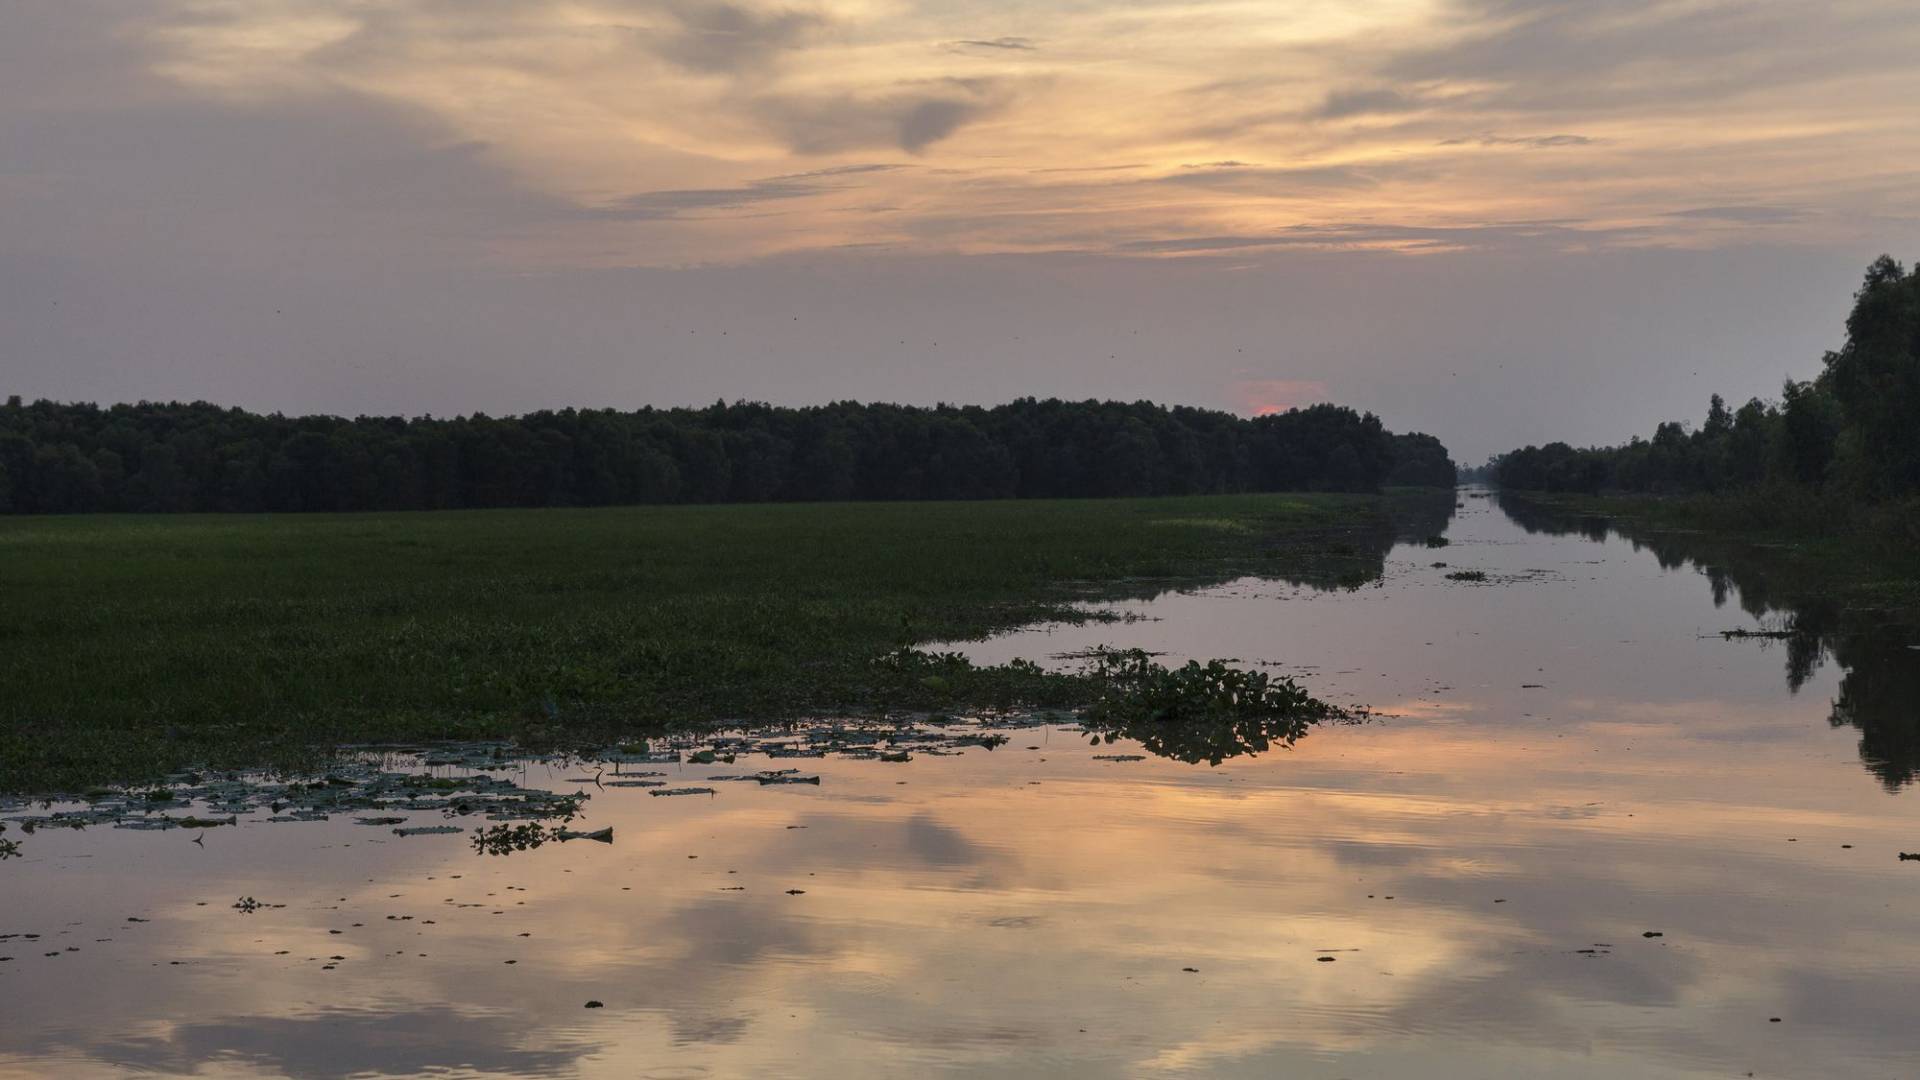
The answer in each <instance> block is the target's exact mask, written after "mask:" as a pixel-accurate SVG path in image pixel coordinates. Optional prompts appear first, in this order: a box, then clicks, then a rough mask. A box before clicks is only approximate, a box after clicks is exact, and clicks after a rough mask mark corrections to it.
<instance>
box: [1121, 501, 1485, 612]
mask: <svg viewBox="0 0 1920 1080" xmlns="http://www.w3.org/2000/svg"><path fill="white" fill-rule="evenodd" d="M1278 497H1281V498H1284V496H1278ZM1383 509H1384V510H1385V511H1386V514H1385V516H1384V517H1380V518H1375V519H1372V520H1368V521H1364V522H1362V523H1360V524H1354V525H1342V526H1335V527H1330V528H1328V529H1325V530H1323V531H1320V532H1317V533H1313V534H1310V535H1308V536H1305V537H1301V536H1299V535H1296V534H1290V535H1288V536H1287V538H1286V539H1284V540H1281V541H1279V542H1278V543H1277V545H1276V546H1275V547H1274V548H1273V549H1272V550H1271V551H1270V552H1269V554H1273V555H1278V556H1281V558H1280V559H1279V561H1278V563H1277V564H1276V565H1275V566H1274V567H1262V568H1259V569H1248V568H1245V567H1238V568H1234V569H1231V570H1228V571H1227V572H1225V573H1223V574H1220V575H1216V576H1213V577H1207V578H1193V579H1186V580H1182V581H1179V582H1177V583H1172V582H1169V581H1168V580H1167V579H1164V578H1161V579H1152V580H1143V581H1139V582H1136V583H1134V584H1133V585H1131V586H1129V585H1125V584H1123V585H1120V586H1117V587H1107V586H1102V587H1101V589H1100V594H1099V599H1102V600H1152V599H1154V598H1156V597H1159V596H1162V595H1165V594H1166V593H1169V592H1173V591H1175V590H1185V589H1194V588H1204V587H1206V586H1208V585H1218V584H1221V583H1223V582H1226V581H1229V580H1232V579H1233V578H1237V577H1246V576H1256V577H1260V578H1262V579H1265V580H1268V581H1281V582H1285V583H1286V584H1288V585H1293V586H1297V587H1301V588H1309V589H1318V590H1321V591H1323V592H1339V591H1343V590H1347V589H1357V588H1360V587H1362V586H1364V585H1371V584H1374V583H1377V582H1379V581H1381V580H1383V579H1384V578H1385V577H1386V572H1387V555H1388V553H1389V552H1391V551H1392V550H1393V548H1394V545H1396V544H1408V543H1414V542H1416V541H1419V540H1424V539H1425V538H1427V537H1429V536H1432V535H1434V534H1435V533H1439V532H1444V531H1446V528H1447V523H1448V522H1450V521H1452V520H1453V514H1454V494H1453V492H1452V491H1451V490H1450V489H1442V488H1422V489H1417V490H1402V491H1398V492H1396V493H1394V494H1392V495H1390V496H1388V497H1387V498H1386V500H1385V503H1384V506H1383Z"/></svg>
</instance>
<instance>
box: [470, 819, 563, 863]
mask: <svg viewBox="0 0 1920 1080" xmlns="http://www.w3.org/2000/svg"><path fill="white" fill-rule="evenodd" d="M561 831H562V830H560V829H557V828H549V827H547V826H545V825H542V824H541V823H540V822H537V821H529V822H525V823H523V824H520V825H495V826H493V827H491V828H481V829H475V830H473V850H474V851H476V852H478V853H479V854H482V855H511V854H513V853H514V852H516V851H531V850H533V849H534V848H537V847H539V846H540V845H542V844H544V843H546V842H547V841H549V840H558V839H560V833H561Z"/></svg>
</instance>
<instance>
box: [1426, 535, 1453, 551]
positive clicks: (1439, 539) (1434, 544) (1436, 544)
mask: <svg viewBox="0 0 1920 1080" xmlns="http://www.w3.org/2000/svg"><path fill="white" fill-rule="evenodd" d="M1421 543H1423V544H1425V545H1427V546H1428V547H1430V548H1443V547H1446V546H1447V545H1448V544H1451V543H1453V541H1451V540H1449V539H1447V538H1446V537H1444V536H1441V535H1440V534H1439V533H1435V534H1433V535H1432V536H1429V537H1427V538H1426V539H1425V540H1423V541H1421Z"/></svg>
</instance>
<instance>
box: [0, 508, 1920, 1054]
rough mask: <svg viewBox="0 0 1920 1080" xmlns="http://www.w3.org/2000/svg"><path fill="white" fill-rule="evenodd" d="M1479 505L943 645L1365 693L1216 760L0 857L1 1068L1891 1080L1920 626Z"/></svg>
mask: <svg viewBox="0 0 1920 1080" xmlns="http://www.w3.org/2000/svg"><path fill="white" fill-rule="evenodd" d="M1481 495H1482V493H1478V492H1470V493H1467V497H1465V498H1464V499H1463V508H1462V509H1461V510H1460V511H1459V512H1458V514H1457V515H1456V517H1455V518H1454V519H1453V522H1452V523H1451V525H1450V527H1449V529H1448V536H1449V538H1450V539H1451V543H1450V544H1449V545H1448V546H1446V547H1443V548H1428V547H1426V546H1424V545H1420V544H1402V545H1399V546H1396V547H1395V548H1394V549H1393V551H1392V552H1391V553H1390V554H1389V556H1388V558H1387V562H1386V568H1385V572H1384V574H1383V575H1382V577H1381V578H1380V579H1378V580H1377V581H1373V582H1368V583H1366V584H1363V585H1361V586H1360V587H1358V588H1354V589H1350V590H1348V589H1343V590H1332V591H1327V590H1320V589H1315V588H1312V587H1309V586H1305V585H1297V586H1296V585H1287V584H1283V583H1275V582H1265V581H1257V580H1243V581H1236V582H1231V583H1228V584H1225V585H1221V586H1217V587H1212V588H1207V589H1202V590H1198V591H1194V592H1186V593H1179V592H1176V593H1169V594H1165V595H1162V596H1159V597H1156V598H1153V599H1148V600H1138V601H1127V602H1124V603H1121V604H1116V605H1111V610H1114V611H1116V612H1118V613H1122V614H1126V615H1131V616H1136V618H1133V619H1131V620H1129V621H1124V622H1104V623H1089V624H1084V625H1066V626H1053V627H1042V628H1036V629H1034V630H1030V631H1025V632H1020V633H1015V634H1010V635H1007V636H1005V637H1002V638H1000V639H996V640H993V641H989V642H982V643H973V644H971V645H967V646H964V648H966V649H967V650H968V651H969V652H970V653H971V654H972V655H974V656H975V657H977V658H979V659H980V660H982V661H983V662H984V661H999V660H1004V659H1010V658H1012V657H1015V656H1022V657H1028V658H1032V659H1036V660H1041V661H1043V662H1051V663H1060V664H1071V663H1075V662H1076V661H1074V660H1071V659H1049V658H1054V657H1058V656H1059V655H1060V654H1072V653H1075V652H1077V651H1080V650H1084V649H1086V648H1088V647H1091V646H1094V645H1102V644H1109V645H1117V646H1128V647H1141V648H1147V649H1152V650H1155V651H1159V652H1163V653H1165V654H1167V655H1166V656H1164V657H1163V658H1162V659H1163V660H1165V661H1166V662H1178V661H1180V660H1183V659H1185V658H1188V657H1192V658H1198V659H1211V658H1216V657H1219V658H1234V659H1236V660H1238V661H1239V662H1240V663H1242V664H1244V665H1266V666H1267V667H1268V668H1269V669H1270V670H1273V671H1276V672H1280V673H1285V674H1291V675H1294V676H1297V677H1298V678H1300V679H1301V680H1302V681H1303V682H1305V683H1306V684H1307V685H1308V686H1309V687H1311V688H1312V689H1313V690H1314V691H1315V692H1316V693H1317V694H1319V695H1321V696H1323V697H1326V698H1329V699H1331V700H1334V701H1336V702H1339V703H1342V704H1347V705H1353V706H1366V707H1367V708H1368V709H1370V710H1371V716H1372V718H1371V719H1370V720H1368V721H1367V722H1364V723H1358V724H1330V725H1322V726H1320V727H1319V728H1316V729H1315V730H1313V731H1312V732H1311V733H1309V734H1308V735H1307V736H1306V737H1305V738H1304V739H1302V740H1301V741H1299V742H1298V743H1297V744H1296V745H1295V746H1294V747H1292V748H1291V749H1285V750H1275V751H1272V752H1269V753H1265V754H1258V755H1239V756H1231V757H1227V758H1226V759H1225V760H1223V761H1222V762H1221V764H1220V765H1218V766H1217V767H1214V766H1208V765H1206V764H1198V765H1192V764H1184V763H1181V762H1179V761H1173V760H1166V759H1162V758H1158V757H1154V756H1151V755H1146V756H1144V757H1143V758H1142V759H1141V760H1115V759H1116V758H1120V759H1124V758H1127V757H1130V756H1133V755H1136V754H1141V753H1142V751H1141V750H1140V749H1139V748H1138V747H1137V746H1135V745H1134V744H1131V743H1129V742H1127V741H1125V740H1122V741H1119V742H1116V743H1113V744H1111V745H1109V744H1105V743H1101V744H1100V745H1089V744H1088V740H1087V737H1086V736H1085V735H1084V734H1082V733H1079V732H1078V731H1076V730H1074V729H1073V728H1072V727H1071V725H1066V724H1056V725H1049V726H1042V727H1033V728H1027V729H1019V730H1015V731H1013V732H1011V733H1010V734H1011V741H1010V742H1008V743H1006V744H1005V745H1002V746H1000V747H998V748H997V749H993V750H987V749H984V748H979V747H973V748H968V749H965V750H964V751H963V752H960V753H958V754H953V755H946V756H937V755H929V754H924V753H921V754H916V755H915V756H914V758H913V760H911V761H909V762H905V763H884V762H879V761H874V760H850V759H844V758H841V757H838V756H829V757H826V758H819V759H805V760H803V761H801V762H799V764H803V765H804V766H805V769H806V771H807V773H809V774H817V775H818V776H819V777H820V783H819V784H818V785H817V786H814V785H769V786H760V785H757V784H752V783H720V782H715V783H711V784H710V785H709V786H712V787H713V788H714V789H715V793H714V794H713V795H711V796H707V795H696V796H678V797H670V798H662V797H656V796H653V795H651V794H650V793H649V789H645V788H595V787H592V786H591V785H583V784H581V783H580V782H579V781H580V774H581V771H582V770H581V769H580V767H579V766H577V765H574V766H567V765H551V766H548V765H540V764H532V765H528V766H526V767H525V768H524V769H523V770H521V771H519V772H516V773H514V774H513V778H514V779H517V780H519V781H520V782H521V783H524V784H527V785H530V786H541V787H549V788H553V789H555V790H566V791H571V790H580V789H584V790H587V791H588V792H589V793H590V795H591V798H590V799H589V800H588V801H587V803H586V804H585V817H584V820H582V821H580V822H576V823H575V825H576V827H578V828H583V829H591V828H598V827H601V826H605V825H611V826H613V828H614V830H615V841H614V843H613V844H611V845H602V844H597V843H590V842H571V843H566V844H548V845H545V846H543V847H540V848H538V849H535V850H530V851H523V852H517V853H515V854H513V855H510V856H506V857H496V856H485V855H480V854H477V853H476V852H475V851H474V849H473V847H472V845H471V844H470V843H469V840H468V837H466V836H461V835H451V836H415V837H404V838H403V837H396V836H394V835H392V834H391V831H390V830H388V829H384V828H375V827H369V826H363V825H357V824H355V823H354V821H353V816H352V815H342V816H338V817H335V818H334V819H332V820H328V821H325V822H312V823H293V824H265V823H262V822H259V821H257V820H253V819H249V818H243V819H242V821H241V824H239V825H238V826H237V827H227V828H216V829H210V830H207V831H205V832H204V833H203V834H200V839H201V843H199V844H195V843H193V842H192V840H193V834H191V833H189V832H186V831H182V830H170V831H167V832H162V833H153V832H138V831H129V830H119V829H113V828H108V827H95V828H90V829H87V830H85V831H70V830H51V829H41V830H39V831H38V832H36V833H34V834H32V835H31V836H25V837H22V836H21V835H20V834H19V832H18V830H17V829H15V830H10V831H9V832H7V833H6V834H5V835H6V836H8V837H14V838H17V839H19V840H20V841H21V845H22V846H21V856H20V857H19V858H16V859H12V860H9V861H7V862H5V863H0V900H3V902H0V934H5V935H10V936H8V937H5V938H0V956H9V957H11V959H9V960H6V961H4V962H0V1015H4V1017H5V1022H4V1024H0V1076H8V1077H12V1076H21V1077H26V1076H36V1077H37V1076H68V1075H71V1076H96V1075H98V1076H122V1075H125V1076H132V1075H141V1076H147V1075H162V1076H187V1075H192V1076H203V1077H229V1076H232V1077H241V1076H282V1075H291V1076H298V1077H346V1076H406V1075H417V1074H421V1073H434V1074H438V1075H450V1076H469V1075H472V1076H483V1075H537V1076H589V1077H597V1076H607V1077H631V1076H660V1077H692V1076H749V1075H753V1076H760V1075H822V1074H830V1075H840V1076H903V1075H914V1074H929V1073H932V1074H941V1075H981V1076H993V1075H1006V1074H1009V1073H1014V1074H1018V1073H1047V1074H1053V1075H1062V1076H1087V1077H1103V1076H1155V1075H1181V1074H1189V1075H1208V1076H1247V1077H1256V1076H1258V1077H1268V1076H1289V1077H1323V1078H1337V1077H1356V1078H1357V1077H1409V1078H1413V1077H1419V1078H1430V1077H1441V1078H1447V1077H1492V1076H1528V1077H1566V1078H1574V1077H1621V1076H1632V1077H1672V1078H1680V1077H1702V1078H1704V1077H1716V1078H1717V1077H1727V1076H1736V1077H1737V1076H1745V1075H1749V1074H1751V1075H1755V1076H1764V1077H1782V1076H1795V1077H1887V1076H1909V1075H1914V1074H1916V1072H1920V1032H1916V1030H1915V1027H1914V1025H1913V1024H1912V1023H1911V1021H1910V1014H1911V1012H1912V1007H1911V1002H1910V988H1911V985H1912V981H1913V977H1914V974H1915V972H1916V971H1917V970H1920V862H1901V861H1900V860H1899V859H1898V858H1897V854H1898V853H1899V852H1900V851H1902V850H1907V851H1916V850H1920V817H1917V815H1916V812H1915V806H1916V804H1915V802H1914V796H1913V794H1912V791H1911V789H1910V786H1909V785H1910V782H1911V779H1912V766H1913V764H1914V762H1915V760H1916V758H1917V757H1920V754H1916V753H1915V752H1914V748H1915V747H1916V745H1920V740H1917V739H1916V738H1915V737H1914V735H1913V731H1914V727H1915V722H1914V714H1913V711H1912V709H1911V708H1910V706H1909V705H1908V703H1909V702H1911V701H1912V700H1913V698H1912V696H1911V695H1909V694H1906V693H1904V692H1903V690H1902V688H1903V687H1904V688H1907V689H1911V688H1913V686H1914V682H1915V678H1916V676H1915V666H1916V660H1915V658H1916V657H1920V652H1916V651H1914V650H1913V649H1912V648H1911V646H1912V645H1913V644H1915V643H1916V642H1915V641H1914V640H1910V638H1909V635H1908V633H1907V632H1906V631H1905V630H1902V629H1900V628H1897V627H1891V626H1879V625H1869V626H1865V627H1862V626H1858V625H1854V624H1853V623H1849V622H1846V621H1845V620H1844V619H1841V618H1840V617H1839V616H1836V615H1834V614H1833V613H1822V612H1818V611H1802V612H1781V611H1777V610H1774V609H1773V608H1772V607H1771V606H1770V604H1769V602H1768V601H1767V600H1766V599H1765V596H1764V594H1765V593H1766V590H1767V587H1768V579H1767V578H1766V577H1765V575H1764V574H1760V573H1759V572H1757V571H1753V570H1751V569H1750V568H1747V569H1743V568H1742V567H1741V566H1740V565H1739V564H1738V563H1737V561H1728V560H1727V559H1725V558H1722V556H1721V553H1715V555H1714V556H1713V558H1712V560H1711V561H1709V562H1707V567H1708V568H1706V569H1703V567H1702V565H1701V564H1700V563H1696V562H1694V561H1691V560H1690V559H1689V557H1688V555H1687V554H1686V542H1685V541H1684V540H1669V541H1663V542H1661V543H1663V544H1664V545H1665V546H1661V544H1655V545H1653V546H1645V545H1636V544H1635V543H1632V542H1629V541H1627V540H1625V539H1622V538H1621V537H1619V536H1615V535H1609V534H1608V533H1607V532H1606V530H1604V529H1602V528H1596V527H1593V526H1591V525H1588V526H1584V527H1581V526H1579V525H1578V524H1577V523H1576V524H1574V525H1568V524H1567V523H1562V522H1556V521H1553V520H1551V519H1546V518H1541V517H1537V516H1532V517H1530V516H1529V515H1528V514H1526V513H1525V512H1522V511H1518V510H1516V514H1517V515H1518V520H1516V517H1515V516H1511V515H1509V514H1508V513H1506V512H1503V511H1502V510H1501V509H1500V508H1499V507H1498V506H1497V504H1496V503H1495V502H1494V501H1493V500H1491V499H1488V498H1484V497H1481ZM1522 522H1525V524H1524V525H1523V524H1522ZM1435 562H1445V563H1447V564H1448V565H1447V566H1444V567H1436V566H1434V565H1432V564H1433V563H1435ZM1469 569H1471V570H1480V571H1483V572H1485V573H1486V574H1487V575H1488V581H1487V582H1486V583H1472V582H1462V581H1456V580H1450V579H1449V578H1448V577H1447V575H1448V574H1449V573H1457V572H1459V571H1462V570H1469ZM1743 605H1744V606H1743ZM1793 617H1798V618H1799V619H1800V620H1801V621H1802V623H1803V624H1805V625H1804V626H1803V629H1806V630H1807V631H1808V632H1807V633H1806V634H1804V635H1802V636H1801V637H1799V638H1796V639H1794V640H1784V641H1773V640H1767V639H1736V640H1727V639H1724V638H1722V637H1721V636H1719V635H1720V632H1721V631H1724V630H1730V629H1743V628H1744V629H1769V628H1779V627H1781V626H1783V625H1784V624H1785V621H1786V620H1788V619H1790V618H1793ZM794 764H795V761H793V760H792V759H769V758H764V757H761V756H757V755H748V756H744V757H742V758H741V759H740V760H739V761H738V762H736V763H732V764H727V763H715V764H713V765H698V764H692V763H682V764H673V765H662V766H653V767H652V768H656V769H659V770H661V771H664V772H666V773H668V774H669V775H668V777H667V779H668V780H669V781H670V782H672V783H675V784H681V783H687V784H698V783H700V782H701V781H702V779H703V778H704V777H708V776H712V775H717V774H739V773H742V772H750V771H754V770H757V769H764V768H782V767H790V766H793V765H794ZM589 771H590V770H589ZM436 821H438V818H437V816H436V815H420V816H419V823H420V824H433V823H435V822H436ZM463 824H466V823H465V822H463ZM241 897H254V898H257V899H258V900H259V901H262V902H264V903H265V904H267V905H269V906H266V907H263V908H261V909H259V910H256V911H253V912H251V913H246V912H242V911H239V910H236V909H235V908H234V907H233V906H232V905H233V904H234V902H235V901H236V900H237V899H238V898H241ZM274 905H283V906H274ZM130 919H139V920H145V921H140V922H134V921H129V920H130ZM26 934H36V935H38V936H37V937H33V938H28V937H25V936H23V935H26ZM1649 935H1657V936H1649ZM49 953H51V954H53V955H47V954H49ZM588 1001H598V1002H601V1003H602V1004H603V1006H604V1007H601V1008H594V1009H588V1008H585V1007H584V1006H585V1004H586V1003H587V1002H588ZM1775 1018H1777V1020H1776V1019H1775Z"/></svg>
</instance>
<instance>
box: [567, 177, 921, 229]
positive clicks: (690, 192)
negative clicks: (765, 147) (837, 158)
mask: <svg viewBox="0 0 1920 1080" xmlns="http://www.w3.org/2000/svg"><path fill="white" fill-rule="evenodd" d="M899 168H902V166H898V165H878V164H870V165H841V166H837V167H835V168H831V169H816V170H814V171H812V172H802V173H788V174H787V175H784V176H770V177H767V178H766V179H763V180H755V181H753V182H751V183H748V184H743V185H741V186H739V187H728V188H680V189H675V190H665V191H646V192H642V193H640V194H638V195H632V196H629V197H627V198H625V199H621V200H620V201H618V202H616V203H613V204H612V205H610V206H605V207H601V208H599V209H596V210H594V211H591V216H594V217H605V218H620V219H623V220H627V221H662V220H667V219H670V218H681V217H685V216H688V215H691V214H696V213H698V212H699V211H702V210H741V209H745V208H747V207H751V206H754V205H757V204H759V203H765V202H779V201H782V200H786V199H804V198H807V197H809V196H813V195H822V194H826V193H828V192H831V191H842V190H846V185H844V184H835V183H831V182H830V181H832V180H834V179H837V178H839V177H844V176H858V175H862V174H868V173H883V172H891V171H893V170H895V169H899Z"/></svg>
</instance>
